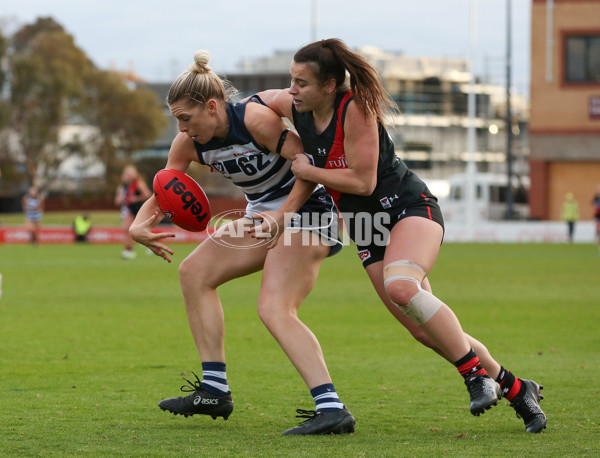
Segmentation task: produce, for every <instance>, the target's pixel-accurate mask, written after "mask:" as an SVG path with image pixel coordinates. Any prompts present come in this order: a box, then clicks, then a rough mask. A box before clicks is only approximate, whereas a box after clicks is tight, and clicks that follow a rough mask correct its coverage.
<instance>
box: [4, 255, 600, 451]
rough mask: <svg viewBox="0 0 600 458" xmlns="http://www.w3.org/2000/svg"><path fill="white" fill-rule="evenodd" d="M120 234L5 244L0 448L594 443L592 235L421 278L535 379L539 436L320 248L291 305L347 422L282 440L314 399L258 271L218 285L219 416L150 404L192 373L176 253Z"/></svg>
mask: <svg viewBox="0 0 600 458" xmlns="http://www.w3.org/2000/svg"><path fill="white" fill-rule="evenodd" d="M174 248H175V250H176V255H175V258H174V262H173V264H167V263H166V262H164V261H162V260H160V259H158V258H156V257H154V256H146V255H145V254H144V253H143V250H141V249H138V252H139V253H140V255H139V257H138V258H137V259H136V260H133V261H123V260H121V259H120V251H121V247H120V246H118V245H42V246H39V247H37V248H36V247H32V246H28V245H0V272H1V273H2V275H3V297H2V299H0V456H42V455H43V456H74V455H85V456H253V457H259V456H346V457H348V456H352V457H355V456H365V457H367V456H369V457H370V456H440V455H460V456H483V455H487V456H598V454H599V453H600V445H599V444H600V440H599V437H600V428H599V413H598V412H599V410H600V402H599V392H598V391H599V386H600V384H599V382H598V380H599V375H600V356H599V350H600V337H599V336H600V333H599V332H598V325H599V323H600V312H599V309H598V298H599V297H600V282H599V281H598V278H599V277H598V274H599V272H600V255H599V253H598V251H597V248H596V247H595V246H592V245H580V244H577V245H566V244H554V245H546V244H531V245H525V244H522V245H516V244H515V245H510V244H506V245H504V244H503V245H494V244H447V245H444V246H443V248H442V251H441V254H440V257H439V259H438V262H437V264H436V266H435V268H434V271H433V272H432V273H431V275H430V278H431V281H432V285H433V288H434V292H435V293H436V294H437V295H438V296H439V297H440V298H442V299H443V300H445V301H446V302H447V303H448V304H449V305H451V307H452V308H453V309H454V310H455V312H456V313H457V315H458V316H459V318H460V319H461V322H462V324H463V327H464V328H465V330H466V331H468V332H469V333H471V334H472V335H474V336H475V337H478V338H479V339H480V340H482V341H483V342H484V343H485V344H486V345H487V346H488V348H489V349H490V350H491V352H492V354H493V355H494V356H495V357H496V359H497V360H498V361H499V362H500V363H501V364H503V365H504V366H505V367H507V368H509V369H510V370H511V371H513V372H514V373H515V374H516V375H517V376H520V377H523V378H533V379H535V380H536V381H538V382H540V383H542V384H544V385H545V389H544V391H543V393H544V394H545V396H546V399H545V400H544V401H543V402H542V407H543V408H544V410H545V411H546V413H547V415H548V418H549V422H548V429H546V430H545V432H544V433H543V434H539V435H533V434H527V433H525V430H524V426H523V423H522V420H520V419H518V418H516V417H515V413H514V411H513V410H512V409H511V408H510V407H508V406H507V403H506V401H501V403H500V404H499V405H498V406H497V407H495V408H493V409H492V410H491V411H489V412H486V414H485V415H483V416H481V417H473V416H472V415H471V414H470V413H469V409H468V395H467V392H466V389H465V387H464V385H463V383H462V380H461V378H460V376H459V375H458V373H457V372H456V370H455V369H454V368H453V367H452V366H451V365H450V364H448V363H446V362H445V361H443V360H442V359H441V358H440V357H439V356H437V355H435V354H434V353H433V352H431V351H430V350H428V349H426V348H423V347H421V346H419V345H418V344H417V343H416V342H415V341H413V340H412V339H411V337H410V336H409V335H408V333H407V332H406V331H404V329H403V328H402V327H401V326H400V325H399V324H397V323H396V322H395V321H394V319H393V318H392V316H391V315H389V313H388V312H387V311H386V310H385V309H384V307H383V306H382V305H381V304H380V303H379V302H378V301H377V298H376V296H375V293H374V292H373V290H372V288H371V286H370V284H369V283H368V280H367V277H366V275H365V274H364V273H363V272H362V268H361V266H360V263H359V262H358V259H357V258H356V255H355V254H354V251H353V249H352V247H346V248H345V249H344V250H343V251H342V254H340V255H338V256H335V257H334V258H331V259H327V260H326V262H325V263H324V265H323V267H322V269H321V273H320V277H319V280H318V282H317V285H316V287H315V289H314V290H313V292H312V293H311V295H310V296H309V297H308V299H307V300H306V303H305V304H304V305H303V307H302V308H301V317H302V318H303V320H304V321H305V322H306V323H307V325H308V326H309V327H311V329H312V330H313V331H314V332H315V334H316V335H317V336H318V338H319V340H320V342H321V345H322V347H323V349H324V353H325V357H326V359H327V362H328V365H329V369H330V372H331V375H332V378H333V381H334V383H335V385H336V388H337V390H338V392H339V394H340V396H341V399H342V401H343V402H345V403H346V404H347V405H348V406H349V408H350V410H351V411H352V413H353V414H354V416H355V417H356V419H357V430H356V433H355V434H353V435H346V436H326V437H282V436H281V433H282V432H283V431H284V430H285V429H287V428H289V427H291V426H294V425H295V424H296V419H295V418H294V415H295V409H296V408H305V409H311V408H313V406H314V404H313V402H312V399H311V397H310V395H309V393H308V390H307V389H306V387H305V386H304V384H303V382H302V380H301V378H300V376H299V375H298V374H297V373H296V371H295V370H294V368H293V367H292V365H291V364H290V363H289V361H288V360H287V359H286V357H285V356H284V354H283V352H282V351H281V349H280V348H279V347H278V345H277V344H276V342H275V341H274V340H273V338H272V337H271V336H270V334H269V333H268V332H267V331H266V329H265V328H264V326H263V325H262V324H261V322H260V320H259V319H258V317H257V316H256V311H255V302H256V297H257V288H258V283H259V278H260V277H259V276H258V275H253V276H250V277H247V278H243V279H239V280H236V281H234V282H232V283H230V284H227V285H225V286H223V287H222V288H221V289H220V294H221V298H222V302H223V304H224V308H225V317H226V349H227V357H228V359H227V364H228V378H229V384H230V387H231V388H232V390H233V395H234V402H235V410H234V412H233V414H232V416H231V417H230V418H229V420H228V421H223V419H222V418H219V419H218V420H217V421H213V420H212V419H211V418H210V417H201V416H195V417H189V418H184V417H182V416H173V415H171V414H168V413H166V412H163V411H161V410H160V409H159V408H158V407H157V406H156V404H157V402H158V401H159V400H160V399H162V398H165V397H171V396H175V395H178V394H181V393H180V392H179V387H180V386H181V384H182V382H183V380H182V374H183V373H185V374H186V375H187V376H191V371H192V370H194V371H197V372H198V373H200V362H199V358H198V356H197V353H196V350H195V347H194V344H193V341H192V338H191V334H190V332H189V329H188V325H187V320H186V316H185V312H184V307H183V304H182V298H181V292H180V288H179V282H178V274H177V265H178V262H179V261H181V260H182V259H183V258H184V257H185V255H186V254H187V253H188V252H189V251H191V249H192V248H193V247H192V246H190V245H174Z"/></svg>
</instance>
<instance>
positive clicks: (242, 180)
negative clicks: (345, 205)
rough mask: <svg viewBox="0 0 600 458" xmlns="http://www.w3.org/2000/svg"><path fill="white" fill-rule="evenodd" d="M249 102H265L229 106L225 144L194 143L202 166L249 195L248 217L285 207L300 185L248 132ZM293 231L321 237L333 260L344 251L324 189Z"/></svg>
mask: <svg viewBox="0 0 600 458" xmlns="http://www.w3.org/2000/svg"><path fill="white" fill-rule="evenodd" d="M250 102H252V103H254V102H260V99H252V98H251V99H249V100H248V101H247V102H239V103H236V104H233V103H228V104H227V117H228V119H229V131H228V133H227V138H226V139H225V140H222V139H217V138H213V139H212V140H210V141H209V142H208V143H205V144H201V143H198V142H196V141H194V146H195V148H196V153H197V154H198V160H199V162H200V163H201V164H204V165H207V166H209V167H210V168H211V169H212V170H214V171H215V172H219V173H220V174H221V175H223V176H224V177H225V178H227V179H228V180H231V181H232V183H233V184H234V185H236V186H238V187H239V188H241V189H242V191H244V194H245V195H246V201H247V202H248V205H247V206H246V215H247V216H249V215H251V214H253V213H259V212H263V211H270V210H277V209H278V208H280V207H281V205H282V204H283V202H284V201H285V199H286V198H287V196H288V195H289V193H290V191H291V190H292V187H293V186H294V182H295V181H296V178H295V177H294V174H293V173H292V162H291V161H288V160H287V159H285V158H284V157H282V156H280V155H279V154H277V153H276V152H272V151H269V150H268V149H267V148H264V147H262V146H261V145H259V144H258V143H257V142H256V141H255V140H254V138H253V137H252V135H251V134H250V132H249V131H248V129H247V128H246V124H245V123H244V115H245V113H246V104H247V103H250ZM288 227H292V228H298V229H305V230H311V231H316V232H318V233H319V234H320V236H321V238H322V239H323V240H326V241H328V245H330V246H331V252H330V256H331V255H333V254H335V253H337V252H338V251H339V250H340V249H341V248H342V245H341V241H340V240H339V235H338V217H337V208H336V206H335V203H334V201H333V198H332V197H331V196H330V195H329V194H328V193H327V191H326V190H325V188H324V187H323V186H322V185H317V187H316V188H315V190H314V192H313V194H312V195H311V196H310V198H309V199H308V200H307V201H306V202H305V203H304V205H303V206H302V207H301V208H300V209H299V210H298V212H297V214H296V215H295V216H294V218H292V220H291V221H290V225H289V226H288Z"/></svg>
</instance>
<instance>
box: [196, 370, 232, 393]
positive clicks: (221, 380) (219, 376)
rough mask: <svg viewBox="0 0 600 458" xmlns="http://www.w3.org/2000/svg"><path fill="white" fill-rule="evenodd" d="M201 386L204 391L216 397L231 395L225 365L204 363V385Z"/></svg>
mask: <svg viewBox="0 0 600 458" xmlns="http://www.w3.org/2000/svg"><path fill="white" fill-rule="evenodd" d="M200 386H201V387H202V389H203V390H204V391H208V392H209V393H210V394H214V395H215V396H225V395H226V394H227V393H229V385H227V369H226V365H225V363H214V362H211V363H202V383H201V384H200Z"/></svg>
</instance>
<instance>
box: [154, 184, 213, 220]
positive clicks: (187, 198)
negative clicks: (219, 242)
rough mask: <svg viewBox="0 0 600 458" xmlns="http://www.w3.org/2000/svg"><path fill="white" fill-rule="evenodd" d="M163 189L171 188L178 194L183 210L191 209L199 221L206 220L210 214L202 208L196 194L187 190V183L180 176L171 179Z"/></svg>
mask: <svg viewBox="0 0 600 458" xmlns="http://www.w3.org/2000/svg"><path fill="white" fill-rule="evenodd" d="M163 189H164V190H165V191H168V190H169V189H171V191H173V192H174V193H175V194H177V195H178V196H179V197H180V199H181V203H182V207H181V208H182V210H186V211H189V212H190V213H191V214H192V215H194V217H195V219H196V221H198V223H201V222H202V221H204V220H205V219H206V217H207V216H208V213H207V212H206V210H204V209H203V208H202V204H201V203H200V202H198V199H197V198H196V196H194V194H193V193H191V192H190V191H188V190H187V188H186V186H185V183H183V182H182V181H181V180H179V178H178V177H173V179H172V180H171V181H169V182H168V183H167V184H166V185H164V186H163Z"/></svg>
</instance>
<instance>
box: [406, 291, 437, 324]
mask: <svg viewBox="0 0 600 458" xmlns="http://www.w3.org/2000/svg"><path fill="white" fill-rule="evenodd" d="M443 305H444V303H443V302H442V301H440V300H439V299H438V298H437V297H435V296H434V295H433V294H431V293H430V292H429V291H425V290H423V289H422V290H420V291H419V292H418V293H417V294H415V295H414V296H413V297H412V298H411V299H410V301H408V304H406V306H405V307H399V308H400V310H402V312H404V314H405V315H406V316H407V317H409V318H410V319H411V320H413V321H414V322H415V323H417V324H418V325H419V326H421V325H422V324H425V323H427V321H429V320H430V319H431V317H432V316H433V315H435V314H436V313H437V311H438V310H439V309H440V308H441V307H442V306H443Z"/></svg>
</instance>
